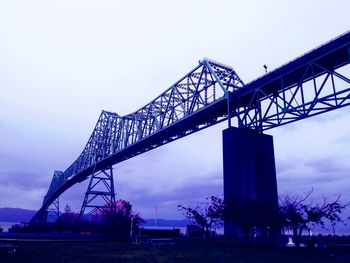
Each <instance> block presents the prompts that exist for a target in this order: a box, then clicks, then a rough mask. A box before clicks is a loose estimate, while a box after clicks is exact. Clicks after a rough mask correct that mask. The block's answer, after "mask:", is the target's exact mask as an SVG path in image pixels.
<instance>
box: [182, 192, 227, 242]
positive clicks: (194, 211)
mask: <svg viewBox="0 0 350 263" xmlns="http://www.w3.org/2000/svg"><path fill="white" fill-rule="evenodd" d="M177 207H178V209H179V210H181V211H183V212H184V215H185V216H186V217H187V218H188V219H189V220H191V221H192V222H194V223H196V224H197V225H199V226H200V227H201V228H202V232H203V235H204V238H205V237H206V236H207V235H208V234H209V232H210V231H211V230H212V228H213V227H216V226H221V225H222V224H223V212H224V201H223V199H222V198H220V197H219V196H211V197H208V198H206V202H205V203H203V204H199V205H197V206H196V207H195V208H191V207H185V206H183V205H178V206H177Z"/></svg>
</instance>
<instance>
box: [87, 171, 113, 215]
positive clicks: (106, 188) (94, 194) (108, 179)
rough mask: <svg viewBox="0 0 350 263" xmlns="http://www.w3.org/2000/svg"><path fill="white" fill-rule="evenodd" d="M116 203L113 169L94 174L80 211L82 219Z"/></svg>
mask: <svg viewBox="0 0 350 263" xmlns="http://www.w3.org/2000/svg"><path fill="white" fill-rule="evenodd" d="M114 202H115V192H114V182H113V170H112V167H110V168H109V169H108V170H101V171H99V172H97V173H95V172H93V174H92V175H91V178H90V182H89V185H88V188H87V191H86V193H85V198H84V201H83V205H82V207H81V210H80V219H83V217H84V215H85V214H91V213H93V212H94V211H96V209H100V208H102V207H103V206H105V205H111V204H112V203H114Z"/></svg>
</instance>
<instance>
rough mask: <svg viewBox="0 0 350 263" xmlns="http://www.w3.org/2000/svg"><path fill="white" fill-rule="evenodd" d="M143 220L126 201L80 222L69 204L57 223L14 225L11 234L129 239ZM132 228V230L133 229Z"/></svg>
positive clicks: (98, 211) (10, 230)
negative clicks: (49, 233)
mask: <svg viewBox="0 0 350 263" xmlns="http://www.w3.org/2000/svg"><path fill="white" fill-rule="evenodd" d="M142 222H143V219H142V218H141V217H140V215H139V214H138V213H135V212H133V211H132V206H131V204H130V203H129V202H127V201H125V200H117V201H116V202H114V203H112V204H110V205H105V206H104V207H102V208H101V209H98V210H96V211H95V212H94V213H93V215H92V216H91V217H90V218H89V220H80V219H79V214H78V213H75V212H73V211H72V209H71V208H70V206H69V205H68V204H67V205H66V207H65V209H64V212H63V213H62V215H60V217H59V218H58V220H57V222H48V223H42V224H31V225H23V224H16V225H13V226H12V227H11V228H10V229H9V232H14V233H23V232H27V233H30V232H59V233H62V232H64V233H82V232H85V233H92V234H95V233H96V234H107V235H113V236H114V237H117V238H128V237H129V236H130V234H131V232H136V231H138V228H139V226H140V224H141V223H142ZM131 228H132V229H131Z"/></svg>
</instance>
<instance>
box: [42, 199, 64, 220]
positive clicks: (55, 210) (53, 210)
mask: <svg viewBox="0 0 350 263" xmlns="http://www.w3.org/2000/svg"><path fill="white" fill-rule="evenodd" d="M46 216H47V219H46V220H45V221H46V222H57V220H58V218H59V216H60V199H59V197H57V198H56V199H55V201H53V202H52V204H51V205H50V206H49V208H48V209H47V214H46Z"/></svg>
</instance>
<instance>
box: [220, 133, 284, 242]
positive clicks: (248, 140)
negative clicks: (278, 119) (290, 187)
mask: <svg viewBox="0 0 350 263" xmlns="http://www.w3.org/2000/svg"><path fill="white" fill-rule="evenodd" d="M223 162H224V164H223V167H224V199H225V205H226V208H225V211H226V212H225V227H224V231H225V235H226V236H244V235H245V236H247V235H249V234H250V235H251V234H252V233H251V231H252V226H253V225H254V227H255V228H254V229H255V230H256V229H258V231H257V232H259V233H260V234H261V235H265V234H267V235H268V234H269V233H266V231H268V230H266V229H269V228H270V225H273V222H272V221H273V219H275V218H273V217H274V213H275V212H276V211H277V208H278V195H277V182H276V168H275V156H274V148H273V138H272V136H270V135H266V134H262V133H258V132H256V131H253V130H249V129H242V128H234V127H230V128H228V129H226V130H224V131H223ZM264 231H265V233H264ZM259 233H258V234H259Z"/></svg>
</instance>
